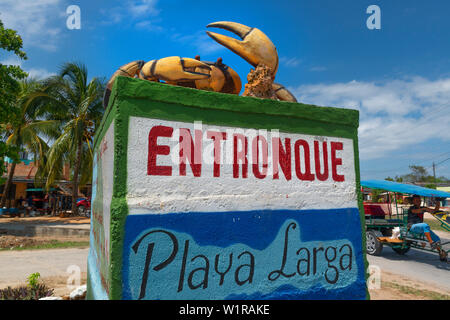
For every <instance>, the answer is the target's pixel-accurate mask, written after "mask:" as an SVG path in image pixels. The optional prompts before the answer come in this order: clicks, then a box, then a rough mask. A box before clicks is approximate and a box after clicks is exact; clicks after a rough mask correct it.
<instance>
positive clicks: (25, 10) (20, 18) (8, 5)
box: [0, 0, 65, 51]
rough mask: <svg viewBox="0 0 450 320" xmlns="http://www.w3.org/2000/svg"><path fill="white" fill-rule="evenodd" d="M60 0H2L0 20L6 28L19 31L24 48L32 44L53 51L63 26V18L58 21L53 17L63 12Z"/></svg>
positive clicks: (0, 3)
mask: <svg viewBox="0 0 450 320" xmlns="http://www.w3.org/2000/svg"><path fill="white" fill-rule="evenodd" d="M62 2H63V0H33V1H20V0H2V1H1V2H0V20H2V21H3V24H4V25H5V27H6V28H10V29H13V30H16V31H17V32H18V33H19V35H20V36H21V37H22V40H23V42H24V47H25V48H26V47H27V46H34V47H39V48H42V49H44V50H47V51H55V50H57V48H58V40H59V38H60V36H61V31H62V29H63V28H64V26H65V21H64V20H63V19H61V21H58V23H56V21H55V19H54V18H55V17H61V15H62V14H64V13H65V8H63V7H62V6H61V5H62Z"/></svg>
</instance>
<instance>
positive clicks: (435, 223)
mask: <svg viewBox="0 0 450 320" xmlns="http://www.w3.org/2000/svg"><path fill="white" fill-rule="evenodd" d="M423 222H425V223H427V224H428V225H429V226H430V228H431V230H437V231H444V232H448V230H446V229H444V228H443V227H442V226H441V222H440V221H439V220H437V219H434V218H433V219H424V221H423ZM449 233H450V232H449Z"/></svg>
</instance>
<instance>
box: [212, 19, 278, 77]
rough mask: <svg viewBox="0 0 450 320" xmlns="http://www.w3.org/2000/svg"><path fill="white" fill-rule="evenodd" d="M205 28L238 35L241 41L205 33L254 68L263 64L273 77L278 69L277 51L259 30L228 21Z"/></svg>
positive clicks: (214, 23)
mask: <svg viewBox="0 0 450 320" xmlns="http://www.w3.org/2000/svg"><path fill="white" fill-rule="evenodd" d="M206 27H207V28H210V27H212V28H221V29H225V30H228V31H231V32H233V33H234V34H236V35H238V36H239V37H240V38H241V39H242V41H240V40H237V39H234V38H231V37H228V36H224V35H221V34H218V33H215V32H209V31H206V33H207V34H208V35H209V36H210V37H211V38H213V39H214V40H215V41H217V42H218V43H220V44H221V45H223V46H225V47H227V48H228V49H230V50H231V51H233V52H234V53H236V54H237V55H239V56H241V57H242V58H243V59H245V60H246V61H247V62H248V63H250V64H251V65H252V66H254V67H256V66H257V65H259V64H261V63H262V64H265V65H266V66H268V67H269V68H270V69H271V70H273V75H274V76H275V74H276V72H277V69H278V54H277V49H276V48H275V45H274V44H273V43H272V41H270V39H269V37H267V36H266V35H265V34H264V33H263V32H262V31H261V30H259V29H257V28H250V27H248V26H246V25H243V24H240V23H236V22H230V21H219V22H213V23H210V24H208V25H207V26H206Z"/></svg>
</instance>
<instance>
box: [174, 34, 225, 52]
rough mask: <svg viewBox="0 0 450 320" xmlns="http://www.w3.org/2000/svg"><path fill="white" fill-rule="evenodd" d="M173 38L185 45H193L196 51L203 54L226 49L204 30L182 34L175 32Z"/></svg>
mask: <svg viewBox="0 0 450 320" xmlns="http://www.w3.org/2000/svg"><path fill="white" fill-rule="evenodd" d="M171 40H172V41H175V42H178V43H180V44H183V45H192V46H194V47H195V48H196V52H198V54H199V55H200V56H201V55H208V54H212V53H216V52H218V51H221V50H224V48H225V47H224V46H222V45H220V44H218V43H217V42H215V41H214V40H212V39H211V38H210V37H209V36H208V35H207V34H206V33H205V31H204V30H202V31H197V32H195V33H192V34H189V35H181V34H179V33H174V34H172V36H171Z"/></svg>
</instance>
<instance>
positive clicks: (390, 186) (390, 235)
mask: <svg viewBox="0 0 450 320" xmlns="http://www.w3.org/2000/svg"><path fill="white" fill-rule="evenodd" d="M361 186H362V187H365V188H370V189H379V190H386V191H388V192H392V193H394V197H389V199H391V198H393V199H395V209H396V210H395V212H391V207H392V205H393V204H392V203H391V201H390V202H389V212H388V214H387V212H386V211H385V210H383V209H385V208H383V205H385V204H378V203H364V213H365V218H366V219H365V220H366V249H367V253H368V254H370V255H375V256H377V255H381V252H382V250H383V246H384V245H387V246H389V247H391V248H392V250H394V251H395V252H396V253H398V254H401V255H403V254H405V253H406V252H408V251H409V250H410V249H411V248H415V249H418V250H422V251H428V252H433V253H438V254H439V252H438V251H437V250H436V249H435V248H431V247H430V246H429V242H428V241H427V239H426V238H425V236H417V235H416V234H413V233H411V232H409V230H408V227H407V225H408V221H407V219H408V214H407V212H408V209H409V208H405V207H403V208H400V209H401V210H399V208H398V204H397V193H401V194H409V195H414V194H417V195H419V196H422V197H430V198H431V197H432V198H438V199H439V198H443V199H445V198H449V197H450V193H448V192H444V191H439V190H434V189H429V188H423V187H419V186H415V185H409V184H403V183H397V182H391V181H385V180H366V181H361ZM392 211H393V210H392ZM447 215H449V213H448V212H446V211H440V212H436V213H435V214H432V216H433V217H434V218H435V219H437V220H438V221H439V222H440V226H441V227H442V228H443V229H445V230H447V231H450V223H449V222H450V221H449V220H447ZM448 244H450V241H444V242H442V243H441V246H442V248H443V249H444V251H445V252H446V254H447V256H448V253H449V252H450V250H445V248H444V246H446V245H448ZM447 256H445V257H444V256H440V257H439V258H440V260H441V261H447Z"/></svg>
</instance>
